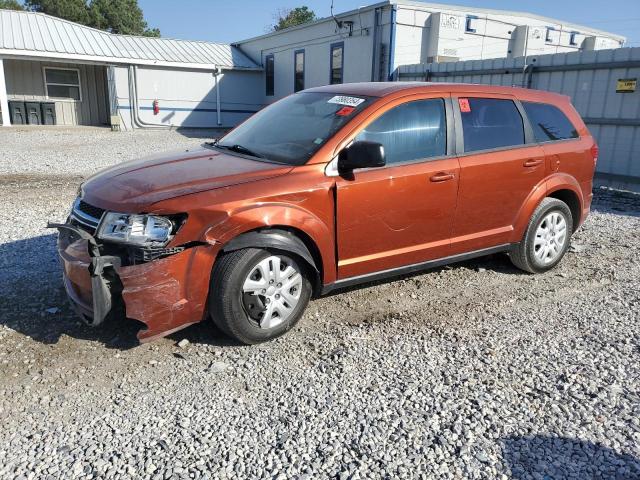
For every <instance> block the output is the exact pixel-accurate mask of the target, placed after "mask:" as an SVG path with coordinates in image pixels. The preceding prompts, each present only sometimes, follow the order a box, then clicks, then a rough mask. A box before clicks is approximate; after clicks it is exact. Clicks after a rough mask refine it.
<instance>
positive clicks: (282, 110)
mask: <svg viewBox="0 0 640 480" xmlns="http://www.w3.org/2000/svg"><path fill="white" fill-rule="evenodd" d="M371 101H372V99H371V98H370V97H363V96H349V95H335V94H332V93H316V92H306V93H305V92H302V93H297V94H295V95H291V96H289V97H286V98H284V99H282V100H280V101H279V102H276V103H274V104H273V105H270V106H268V107H266V108H264V109H263V110H261V111H259V112H258V113H256V114H255V115H254V116H253V117H251V118H250V119H249V120H247V121H246V122H244V123H243V124H242V125H240V126H239V127H237V128H236V129H235V130H232V131H231V132H229V134H227V135H226V136H225V137H223V138H222V139H221V140H220V141H219V142H218V144H217V145H216V146H217V147H219V148H225V149H228V150H232V151H235V152H238V153H242V154H245V155H250V156H253V157H257V158H264V159H266V160H272V161H276V162H280V163H286V164H288V165H303V164H305V163H306V162H307V160H309V158H311V156H312V155H313V154H314V153H316V152H317V151H318V149H319V148H320V147H321V146H322V145H324V143H325V142H326V141H327V140H328V139H329V138H331V137H332V136H333V135H334V134H335V133H336V132H337V131H338V130H339V129H340V128H341V127H342V126H343V125H344V124H345V123H347V122H348V121H349V119H351V118H352V117H353V116H354V115H355V114H356V113H358V112H360V111H361V110H362V109H364V108H365V107H366V106H367V105H369V104H370V103H371Z"/></svg>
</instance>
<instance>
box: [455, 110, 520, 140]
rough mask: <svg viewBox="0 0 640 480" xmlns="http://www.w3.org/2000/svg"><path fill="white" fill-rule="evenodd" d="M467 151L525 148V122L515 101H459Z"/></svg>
mask: <svg viewBox="0 0 640 480" xmlns="http://www.w3.org/2000/svg"><path fill="white" fill-rule="evenodd" d="M458 102H459V105H460V115H461V116H462V131H463V135H464V151H465V152H474V151H478V150H491V149H494V148H502V147H510V146H516V145H524V143H525V139H524V123H523V121H522V116H521V115H520V112H519V110H518V108H517V107H516V105H515V103H513V101H512V100H505V99H499V98H459V99H458Z"/></svg>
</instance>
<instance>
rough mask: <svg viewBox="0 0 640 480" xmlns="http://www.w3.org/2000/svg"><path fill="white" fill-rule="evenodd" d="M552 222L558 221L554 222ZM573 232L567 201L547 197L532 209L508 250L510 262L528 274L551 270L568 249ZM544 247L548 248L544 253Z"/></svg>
mask: <svg viewBox="0 0 640 480" xmlns="http://www.w3.org/2000/svg"><path fill="white" fill-rule="evenodd" d="M554 218H555V219H556V220H554ZM560 219H561V220H560ZM554 221H557V222H558V223H557V224H554ZM545 222H546V223H545ZM562 222H564V223H562ZM562 225H564V237H563V240H562V242H560V240H559V239H560V237H561V233H560V232H562V228H561V226H562ZM545 227H546V229H547V231H545ZM572 233H573V217H572V216H571V210H570V209H569V207H568V206H567V204H566V203H564V202H562V201H561V200H558V199H556V198H549V197H547V198H545V199H544V200H542V202H540V205H538V207H537V208H536V210H535V211H534V212H533V215H532V216H531V220H530V221H529V225H528V226H527V230H526V232H525V234H524V238H523V239H522V241H521V242H520V243H518V244H517V245H515V246H514V247H513V248H512V250H511V251H510V252H509V258H510V259H511V263H513V264H514V265H515V266H516V267H518V268H519V269H521V270H524V271H525V272H529V273H543V272H546V271H548V270H551V269H552V268H553V267H555V266H556V265H557V264H558V263H559V262H560V260H562V257H564V254H565V253H566V252H567V249H568V248H569V244H570V242H571V234H572ZM547 247H548V250H547V252H545V248H547Z"/></svg>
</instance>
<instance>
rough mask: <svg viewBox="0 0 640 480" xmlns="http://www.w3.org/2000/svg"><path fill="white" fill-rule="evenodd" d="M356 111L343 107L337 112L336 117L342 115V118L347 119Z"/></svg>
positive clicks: (352, 108)
mask: <svg viewBox="0 0 640 480" xmlns="http://www.w3.org/2000/svg"><path fill="white" fill-rule="evenodd" d="M354 110H355V107H342V108H341V109H340V110H338V111H337V112H336V115H340V116H341V117H346V116H347V115H351V112H353V111H354Z"/></svg>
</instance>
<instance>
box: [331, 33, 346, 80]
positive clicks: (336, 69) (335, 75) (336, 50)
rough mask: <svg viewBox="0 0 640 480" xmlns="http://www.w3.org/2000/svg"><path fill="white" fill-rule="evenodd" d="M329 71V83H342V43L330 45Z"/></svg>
mask: <svg viewBox="0 0 640 480" xmlns="http://www.w3.org/2000/svg"><path fill="white" fill-rule="evenodd" d="M329 61H330V62H331V71H330V73H329V75H330V78H329V83H330V84H331V85H335V84H336V83H342V82H343V81H344V79H343V73H344V43H343V42H340V43H334V44H332V45H331V58H330V59H329Z"/></svg>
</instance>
